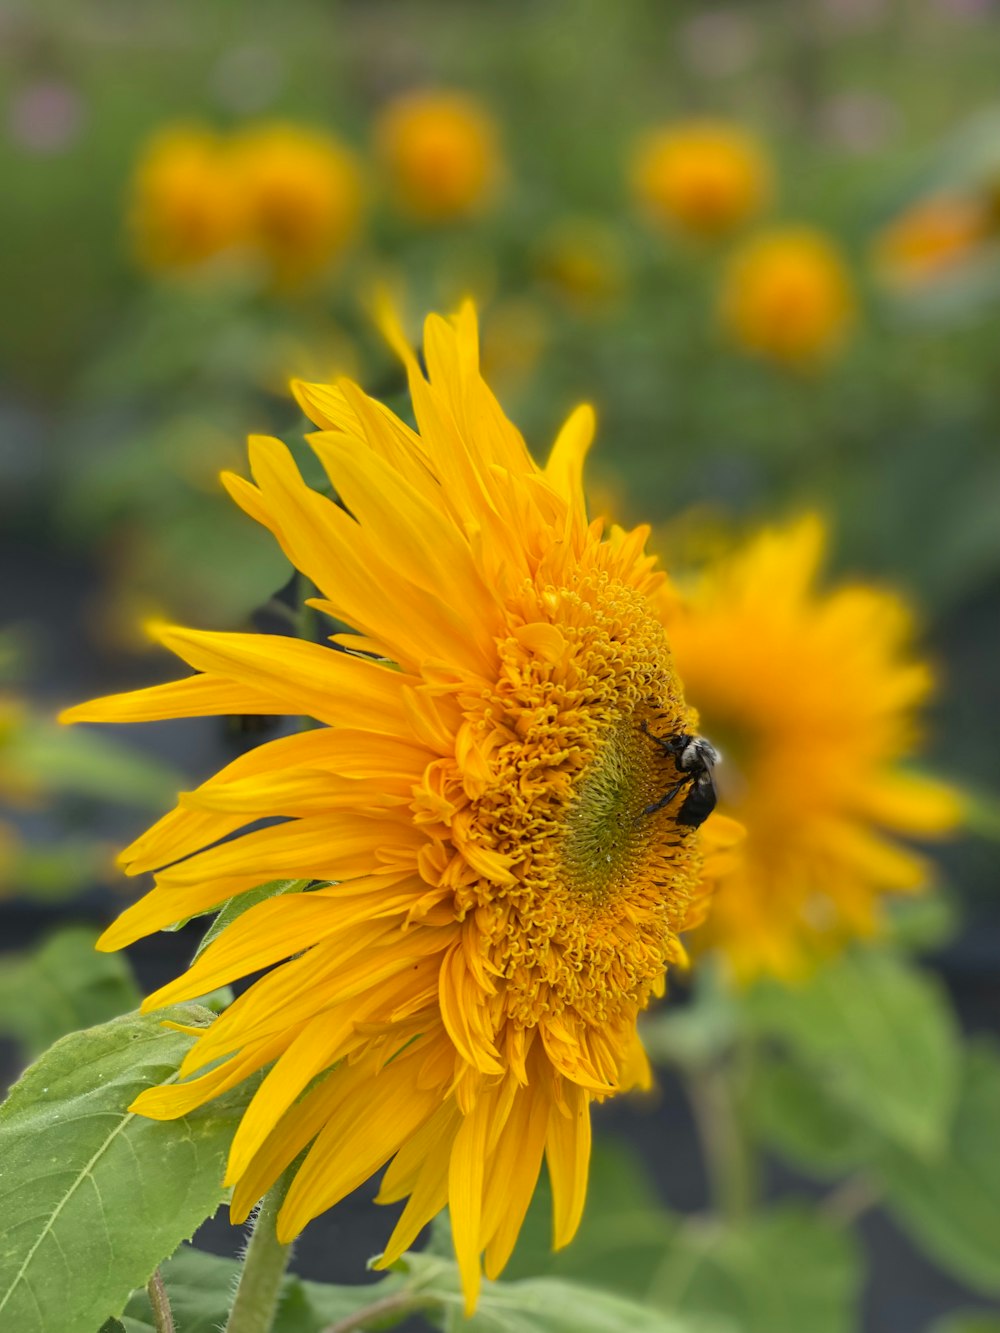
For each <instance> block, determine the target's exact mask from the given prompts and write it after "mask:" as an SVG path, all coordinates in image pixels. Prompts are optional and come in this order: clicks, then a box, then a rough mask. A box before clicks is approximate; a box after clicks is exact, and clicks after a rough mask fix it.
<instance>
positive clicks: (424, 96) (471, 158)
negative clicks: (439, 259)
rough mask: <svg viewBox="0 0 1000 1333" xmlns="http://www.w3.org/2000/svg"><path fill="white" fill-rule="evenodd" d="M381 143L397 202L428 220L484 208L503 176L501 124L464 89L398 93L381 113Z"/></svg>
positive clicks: (464, 215)
mask: <svg viewBox="0 0 1000 1333" xmlns="http://www.w3.org/2000/svg"><path fill="white" fill-rule="evenodd" d="M375 146H376V152H377V154H378V157H379V159H380V161H381V163H382V167H383V170H384V172H385V174H386V178H387V182H388V185H389V189H390V191H391V193H392V196H393V198H394V200H395V202H396V204H397V205H398V207H399V208H400V209H401V210H402V211H403V212H404V213H405V214H407V215H408V216H409V217H412V218H415V219H418V220H420V221H422V222H426V223H441V222H452V221H455V220H458V219H462V218H467V217H470V216H472V215H474V214H476V213H479V212H482V211H483V209H485V208H486V207H487V206H488V205H489V204H490V203H491V202H492V200H493V198H494V197H495V195H496V193H497V190H498V187H499V185H500V183H501V181H502V179H503V175H504V163H503V155H502V151H501V147H500V132H499V127H498V126H497V124H496V121H495V120H494V119H493V117H492V116H491V115H490V113H489V111H488V110H487V109H486V107H485V106H483V105H482V104H481V103H480V102H478V101H477V100H476V99H475V98H473V97H470V96H468V95H467V94H465V93H458V92H450V91H447V90H444V89H433V88H429V89H423V90H419V91H416V92H410V93H405V94H403V95H402V96H400V97H397V98H396V99H395V100H394V101H392V102H390V103H389V104H388V105H387V106H386V107H385V109H384V110H383V111H382V113H381V115H380V116H379V118H378V121H377V123H376V126H375Z"/></svg>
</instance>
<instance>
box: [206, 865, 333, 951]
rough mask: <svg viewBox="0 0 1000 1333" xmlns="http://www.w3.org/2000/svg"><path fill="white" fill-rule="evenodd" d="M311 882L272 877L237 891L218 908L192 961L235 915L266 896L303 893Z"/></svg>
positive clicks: (241, 913)
mask: <svg viewBox="0 0 1000 1333" xmlns="http://www.w3.org/2000/svg"><path fill="white" fill-rule="evenodd" d="M312 882H313V881H312V880H311V879H272V880H270V881H269V882H268V883H267V884H258V885H257V887H256V888H255V889H247V891H246V892H245V893H238V894H236V895H235V896H234V897H232V898H229V899H227V900H226V902H224V903H223V904H222V907H221V908H220V909H219V914H218V916H217V917H216V918H215V920H214V921H213V922H212V924H211V925H210V926H209V928H208V930H206V931H205V934H204V935H203V936H202V940H201V943H200V944H199V945H198V948H197V949H196V950H195V955H194V960H193V961H197V959H199V958H200V957H201V955H202V954H203V953H204V952H205V950H206V949H207V948H208V946H209V945H210V944H211V943H212V941H213V940H215V939H218V937H219V936H220V935H221V934H222V932H223V931H224V930H225V929H226V927H227V926H230V925H232V923H233V922H234V921H235V920H236V918H237V917H241V916H242V915H243V913H244V912H246V911H249V909H250V908H251V907H256V905H257V904H258V903H262V902H263V901H264V900H265V899H266V898H279V897H281V896H282V894H285V893H304V892H305V890H306V889H307V888H308V887H309V885H310V884H311V883H312Z"/></svg>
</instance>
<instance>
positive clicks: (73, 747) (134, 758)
mask: <svg viewBox="0 0 1000 1333" xmlns="http://www.w3.org/2000/svg"><path fill="white" fill-rule="evenodd" d="M9 762H10V763H11V764H12V765H16V767H17V770H18V772H20V773H22V774H24V775H25V776H26V777H29V778H31V779H32V780H33V781H34V782H37V783H38V785H39V786H40V787H41V788H42V790H44V791H51V792H59V793H64V794H67V795H73V796H89V797H94V798H98V799H101V800H109V801H115V802H119V801H121V802H124V803H126V804H128V805H138V806H141V807H142V808H143V809H151V810H159V809H162V807H164V806H166V805H171V804H172V803H173V801H174V799H175V798H176V796H177V792H178V791H179V790H180V789H181V787H183V786H184V785H185V780H184V777H183V775H182V774H181V773H179V772H178V771H177V770H176V769H174V768H171V767H170V766H169V765H168V764H166V763H165V762H164V761H162V760H159V759H154V758H151V757H150V756H149V755H146V754H140V753H138V752H137V751H134V750H130V749H129V748H128V747H127V746H125V745H122V744H121V742H120V741H115V740H111V739H110V738H109V737H107V736H103V735H101V734H100V733H99V732H95V731H90V730H88V729H85V728H82V727H72V728H70V727H62V726H59V725H58V723H55V722H49V721H47V720H45V719H41V718H33V719H30V720H29V721H28V722H27V723H26V724H25V726H24V727H23V728H22V730H21V731H20V732H19V733H18V735H17V737H16V739H15V741H14V743H13V745H12V746H11V753H10V755H9Z"/></svg>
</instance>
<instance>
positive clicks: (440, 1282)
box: [400, 1254, 801, 1333]
mask: <svg viewBox="0 0 1000 1333" xmlns="http://www.w3.org/2000/svg"><path fill="white" fill-rule="evenodd" d="M400 1267H401V1268H403V1269H404V1270H405V1272H406V1273H407V1275H408V1277H409V1279H410V1281H409V1282H408V1283H407V1286H408V1287H410V1288H411V1289H412V1290H413V1291H414V1292H415V1293H416V1292H418V1293H419V1294H420V1296H421V1297H424V1298H426V1300H427V1302H428V1305H429V1307H430V1308H428V1309H425V1310H424V1311H423V1313H424V1314H425V1317H426V1318H428V1319H430V1320H431V1321H432V1322H435V1323H437V1324H438V1325H439V1327H441V1328H444V1329H446V1330H448V1333H452V1331H453V1330H454V1333H458V1330H461V1331H462V1333H621V1331H622V1330H623V1329H628V1330H629V1333H696V1330H697V1333H723V1330H725V1333H730V1329H729V1327H728V1326H727V1325H724V1324H720V1323H719V1322H718V1321H715V1322H709V1323H706V1321H704V1320H691V1319H685V1318H682V1317H679V1316H674V1315H667V1314H661V1313H660V1312H659V1311H656V1310H651V1309H649V1308H648V1307H646V1306H643V1305H640V1304H638V1303H637V1302H635V1301H630V1300H627V1299H626V1298H625V1297H622V1296H614V1295H611V1294H610V1293H609V1292H606V1291H600V1290H599V1289H597V1288H595V1287H588V1286H584V1285H583V1284H582V1283H576V1282H570V1281H568V1280H566V1279H564V1278H554V1277H539V1278H526V1279H524V1280H522V1281H520V1282H488V1281H484V1282H483V1287H482V1292H481V1293H480V1297H479V1304H478V1307H477V1309H476V1313H475V1314H474V1315H473V1316H472V1318H471V1319H466V1318H465V1317H464V1315H463V1298H462V1290H461V1282H460V1281H459V1276H458V1269H457V1266H456V1265H455V1264H454V1263H453V1262H449V1261H448V1260H446V1259H442V1258H439V1257H438V1256H436V1255H426V1254H407V1255H405V1256H404V1257H403V1259H402V1260H401V1261H400ZM732 1333H736V1331H735V1330H732ZM797 1333H801V1330H797Z"/></svg>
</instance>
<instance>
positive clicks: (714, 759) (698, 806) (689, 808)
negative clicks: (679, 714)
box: [640, 719, 719, 828]
mask: <svg viewBox="0 0 1000 1333" xmlns="http://www.w3.org/2000/svg"><path fill="white" fill-rule="evenodd" d="M640 729H641V730H642V732H643V734H644V735H646V736H648V737H649V739H650V740H651V741H655V743H656V744H657V745H658V746H659V747H660V749H661V750H662V751H663V753H664V754H667V755H669V756H670V758H671V759H672V760H673V761H674V764H675V766H676V768H677V770H678V772H680V773H681V774H682V776H681V778H680V780H679V781H678V782H675V783H674V785H673V786H672V787H670V788H668V789H667V791H666V792H664V794H663V795H662V796H661V797H660V799H659V800H658V801H654V802H653V804H652V805H647V806H646V808H645V810H644V811H643V812H642V813H643V814H644V815H654V814H655V813H656V812H657V810H662V809H663V807H664V806H665V805H669V804H670V802H671V801H672V800H673V799H674V797H675V796H676V795H677V793H678V792H679V791H680V790H681V788H682V787H684V786H686V785H687V784H688V783H690V784H691V785H690V788H689V790H688V792H687V795H686V796H685V797H684V800H683V801H681V804H680V807H679V809H678V811H677V823H678V824H684V825H686V826H687V827H688V828H698V826H699V825H700V824H703V823H704V822H705V820H706V819H707V818H708V817H709V815H710V814H711V813H712V811H713V810H714V809H715V803H716V801H717V800H718V798H719V793H718V791H717V790H716V786H715V772H714V770H715V765H716V764H717V763H718V762H719V752H718V750H716V748H715V746H714V745H712V744H711V742H709V741H707V740H705V738H704V736H690V735H688V734H687V733H686V732H681V733H680V734H679V735H677V736H671V737H669V738H668V739H664V738H663V737H662V736H654V735H653V733H652V732H651V731H650V729H649V727H648V726H647V725H646V721H645V719H643V721H642V722H641V723H640Z"/></svg>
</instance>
